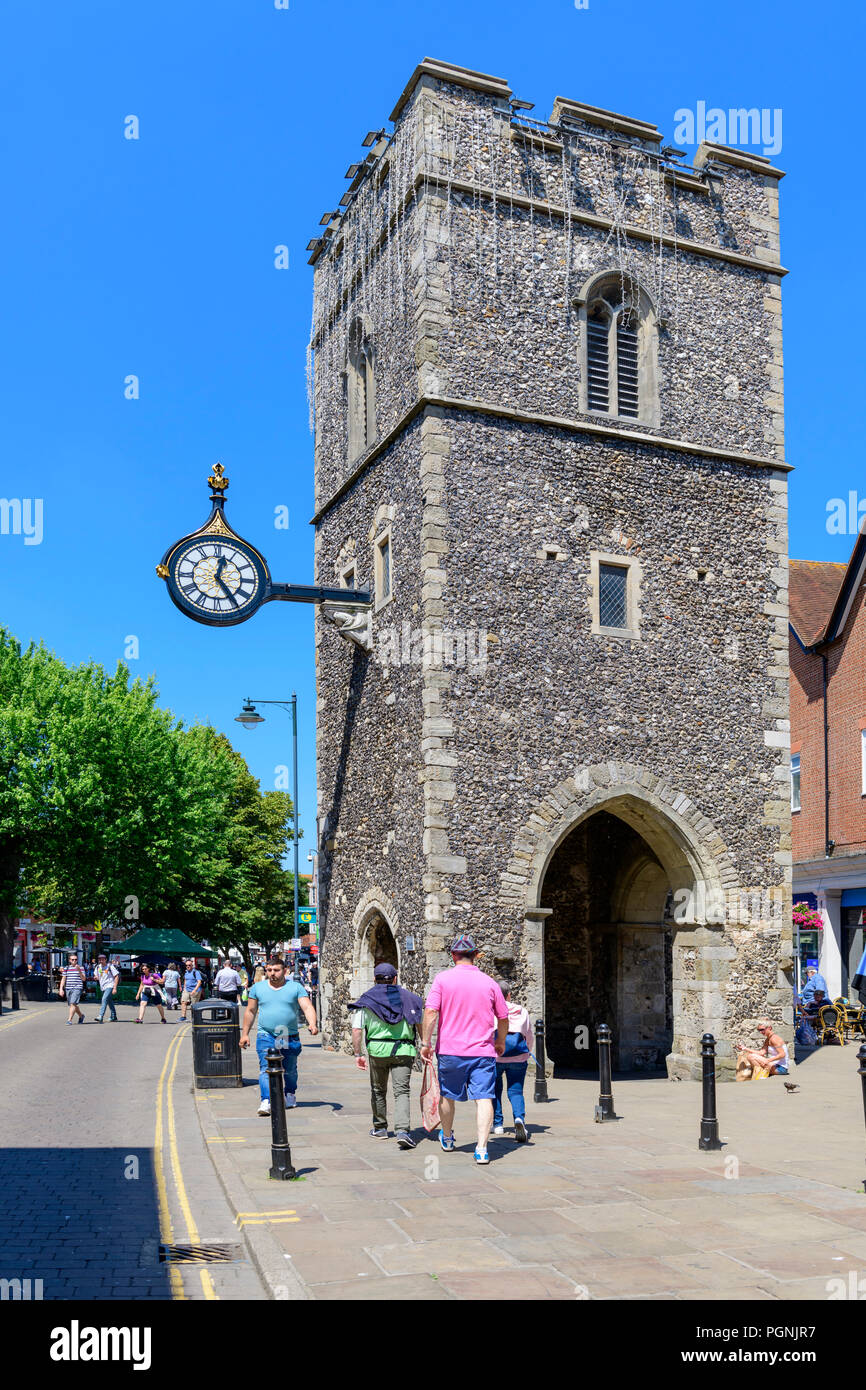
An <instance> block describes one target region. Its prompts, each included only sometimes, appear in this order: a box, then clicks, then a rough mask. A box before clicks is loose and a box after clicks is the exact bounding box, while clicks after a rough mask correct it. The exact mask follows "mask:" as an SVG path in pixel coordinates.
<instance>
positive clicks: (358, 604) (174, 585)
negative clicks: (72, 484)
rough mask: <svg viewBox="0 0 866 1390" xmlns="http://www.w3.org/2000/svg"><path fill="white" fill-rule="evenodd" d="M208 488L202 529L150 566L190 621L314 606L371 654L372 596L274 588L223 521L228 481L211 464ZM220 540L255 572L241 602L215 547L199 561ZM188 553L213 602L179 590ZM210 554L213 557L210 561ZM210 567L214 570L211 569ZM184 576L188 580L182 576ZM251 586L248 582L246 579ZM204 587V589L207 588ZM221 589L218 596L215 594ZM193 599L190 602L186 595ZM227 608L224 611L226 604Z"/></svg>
mask: <svg viewBox="0 0 866 1390" xmlns="http://www.w3.org/2000/svg"><path fill="white" fill-rule="evenodd" d="M208 483H209V484H210V489H211V492H210V500H211V503H212V509H211V514H210V516H209V517H208V519H207V521H206V522H205V523H204V525H203V526H200V527H199V529H198V530H197V531H194V532H192V533H191V534H190V535H188V536H184V537H183V538H182V540H180V541H177V542H175V544H174V545H173V546H169V548H168V550H167V551H166V552H165V555H164V556H163V557H162V561H161V562H160V564H158V565H157V567H156V572H157V574H158V575H159V577H160V579H163V580H165V581H166V582H167V583H168V588H169V594H170V597H171V599H172V602H173V603H174V604H175V605H176V606H177V607H178V608H180V609H181V611H182V612H183V613H184V614H185V615H186V616H187V617H188V618H192V619H193V621H195V622H199V623H206V624H208V625H209V626H211V627H220V626H231V625H234V624H236V623H241V622H246V621H247V619H248V618H251V617H252V616H253V614H254V613H255V612H257V611H258V609H259V608H260V607H261V606H262V604H263V603H273V602H274V601H278V602H280V601H281V602H283V603H316V604H319V605H320V606H321V611H322V617H323V618H324V619H325V621H326V622H328V623H331V624H332V625H333V626H334V627H336V629H337V631H338V632H339V634H340V636H341V637H345V638H346V639H347V640H348V641H350V642H354V643H355V644H356V645H357V646H359V647H361V649H362V650H363V651H365V652H371V651H372V650H373V633H372V621H371V613H372V594H371V593H369V592H368V591H367V590H366V589H343V588H340V589H336V588H328V587H325V586H322V585H319V584H275V583H274V582H273V581H272V579H271V576H270V571H269V569H268V564H267V561H266V560H265V558H264V556H263V555H262V554H261V552H260V551H258V550H257V549H256V547H255V546H253V545H251V544H250V543H249V541H245V540H244V539H243V537H241V536H238V535H237V533H236V532H235V531H233V530H232V528H231V526H230V525H229V523H228V522H227V520H226V518H225V501H226V499H225V493H226V489H227V488H228V485H229V480H228V478H227V477H226V476H225V470H224V469H223V466H222V464H221V463H217V464H216V465H215V466H214V470H213V473H212V474H211V476H210V477H209V478H208ZM224 540H225V542H226V543H227V545H228V546H229V547H232V546H233V547H234V550H235V551H236V552H237V554H238V555H239V556H240V562H241V568H243V567H244V565H245V566H246V568H247V569H248V570H249V572H250V574H251V575H252V572H253V570H254V569H255V570H256V571H257V574H258V576H259V582H258V584H257V585H255V586H253V592H252V594H250V593H248V594H247V595H246V599H245V601H244V602H243V603H240V604H239V603H238V602H237V601H234V595H235V594H239V595H240V596H241V598H243V596H244V591H243V587H242V584H241V583H240V581H239V580H238V577H237V571H236V572H235V575H234V577H233V580H229V581H228V583H227V582H226V580H224V579H223V578H222V576H223V575H226V576H228V574H229V571H230V569H231V567H232V566H231V563H230V562H229V568H225V566H226V563H227V562H226V560H225V559H221V560H219V561H217V559H216V556H217V555H218V554H219V549H218V548H217V549H212V552H211V554H205V556H204V558H203V559H202V555H201V548H202V546H204V545H206V544H210V545H211V546H212V547H213V544H214V542H219V543H222V542H223V541H224ZM190 550H193V553H194V554H195V555H196V557H197V560H198V562H199V563H200V564H203V566H204V568H205V570H207V567H208V565H209V566H210V570H209V572H206V573H205V575H204V578H203V579H196V576H195V573H194V572H193V574H192V577H191V578H192V579H195V582H196V583H198V584H199V585H201V584H205V586H206V589H207V592H208V593H209V595H210V596H211V599H212V600H213V599H214V598H215V599H216V600H218V603H215V602H213V601H211V602H209V603H207V602H206V601H205V600H204V597H203V595H202V594H201V593H199V594H198V595H195V594H194V592H193V589H192V587H187V588H185V589H183V590H181V588H180V587H179V585H178V579H177V573H176V571H177V567H178V564H179V563H180V558H179V557H182V555H183V554H184V552H189V551H190ZM212 556H213V558H212ZM214 566H216V569H215V571H214ZM187 577H189V576H187ZM248 582H249V583H250V584H251V586H252V580H249V581H248ZM208 586H209V587H208ZM220 589H221V590H222V594H220V592H219V590H220ZM191 593H192V594H193V597H192V598H190V594H191ZM230 602H232V603H233V606H232V607H231V608H230V607H229V603H230Z"/></svg>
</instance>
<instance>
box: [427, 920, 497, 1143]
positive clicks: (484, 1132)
mask: <svg viewBox="0 0 866 1390" xmlns="http://www.w3.org/2000/svg"><path fill="white" fill-rule="evenodd" d="M477 955H478V948H477V946H476V945H475V942H474V941H473V940H472V937H471V936H458V937H457V938H456V939H455V940H454V941H452V943H451V959H452V960H453V961H454V969H453V970H443V971H442V973H441V974H440V975H437V976H436V978H435V980H434V981H433V983H432V985H431V986H430V992H429V994H428V995H427V1001H426V1005H425V1008H424V1021H423V1024H422V1029H421V1056H422V1057H423V1058H425V1060H427V1061H432V1060H433V1048H432V1045H431V1041H430V1040H431V1038H432V1036H433V1029H434V1027H435V1025H436V1020H437V1018H438V1020H439V1029H438V1036H437V1038H436V1051H437V1053H438V1055H439V1089H440V1091H441V1093H442V1094H441V1099H440V1101H439V1116H440V1119H441V1121H442V1128H441V1129H440V1130H439V1143H440V1144H441V1146H442V1148H443V1149H444V1150H445V1152H446V1153H450V1152H451V1151H452V1150H453V1148H454V1102H455V1101H457V1100H466V1099H467V1098H468V1099H469V1100H474V1101H475V1107H476V1119H477V1121H478V1146H477V1148H476V1150H475V1162H476V1163H489V1162H490V1159H489V1158H488V1156H487V1140H488V1138H489V1135H490V1128H491V1126H492V1124H493V1097H494V1094H495V1091H496V1058H497V1056H499V1057H501V1056H502V1054H503V1052H504V1051H505V1037H506V1034H507V1032H508V1005H507V1004H506V1002H505V1000H504V998H503V997H502V990H501V989H500V988H499V986H498V984H497V983H496V981H495V980H493V979H491V977H490V976H489V975H485V974H484V971H483V970H479V969H478V966H477V965H476V964H475V957H476V956H477ZM494 1034H495V1037H494Z"/></svg>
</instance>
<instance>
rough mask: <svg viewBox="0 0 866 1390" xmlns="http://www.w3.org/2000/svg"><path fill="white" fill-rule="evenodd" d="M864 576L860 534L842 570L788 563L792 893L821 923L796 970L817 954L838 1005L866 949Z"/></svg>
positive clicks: (865, 544) (865, 548)
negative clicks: (817, 913)
mask: <svg viewBox="0 0 866 1390" xmlns="http://www.w3.org/2000/svg"><path fill="white" fill-rule="evenodd" d="M864 571H866V538H864V536H863V535H859V536H858V537H857V542H856V544H855V546H854V550H853V552H852V555H851V558H850V560H849V562H848V564H847V565H840V564H830V563H823V562H819V561H810V560H792V561H791V585H790V606H791V639H790V659H791V768H792V775H791V807H792V843H793V851H794V865H793V890H794V900H795V901H801V902H808V903H809V904H810V906H812V907H817V908H818V909H819V910H820V912H821V914H822V916H823V918H824V930H823V932H822V933H819V934H817V935H814V936H810V937H809V938H808V939H806V940H805V941H804V942H803V943H802V944H801V951H800V955H801V964H802V966H805V963H806V960H807V959H814V958H815V956H816V953H817V956H818V958H819V959H820V965H821V971H822V973H823V975H824V976H825V978H826V980H827V985H828V987H829V989H830V992H831V995H832V996H833V997H834V998H835V997H836V996H837V995H839V994H847V993H848V988H849V981H850V979H851V976H852V975H853V974H854V972H855V970H856V967H857V964H858V962H859V960H860V957H861V955H862V954H863V948H864V940H863V936H864V933H863V921H864V911H866V686H864V671H866V612H864V606H866V587H864ZM825 728H826V737H825ZM819 937H820V939H819Z"/></svg>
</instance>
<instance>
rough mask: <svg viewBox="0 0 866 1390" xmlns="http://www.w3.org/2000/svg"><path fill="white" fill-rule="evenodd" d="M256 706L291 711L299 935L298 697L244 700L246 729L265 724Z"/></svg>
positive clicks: (238, 717)
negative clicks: (268, 706)
mask: <svg viewBox="0 0 866 1390" xmlns="http://www.w3.org/2000/svg"><path fill="white" fill-rule="evenodd" d="M256 705H279V707H280V709H285V710H289V711H290V712H291V716H292V774H293V775H292V803H293V810H294V821H295V835H294V841H295V855H294V859H295V921H294V928H293V930H294V933H295V936H297V934H298V697H297V695H296V694H295V692H294V691H292V698H291V700H289V701H288V702H287V701H285V700H256V702H255V704H254V703H253V702H252V701H251V700H250V699H249V698H247V699H246V700H244V703H243V708H242V710H241V712H240V714H236V715H235V721H236V723H238V724H243V726H244V728H245V729H254V728H255V727H256V725H257V724H264V722H265V716H264V715H263V714H259V712H258V710H257V709H256Z"/></svg>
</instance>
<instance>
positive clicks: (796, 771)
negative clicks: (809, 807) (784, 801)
mask: <svg viewBox="0 0 866 1390" xmlns="http://www.w3.org/2000/svg"><path fill="white" fill-rule="evenodd" d="M799 809H800V754H799V753H793V754H792V755H791V810H792V811H799Z"/></svg>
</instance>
